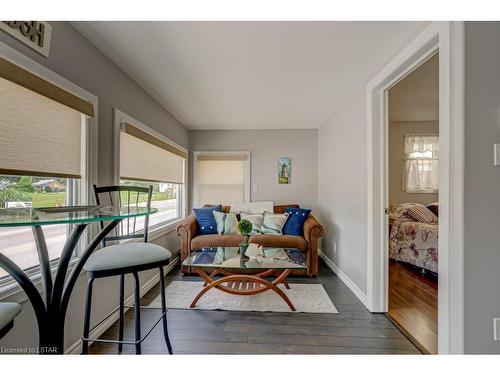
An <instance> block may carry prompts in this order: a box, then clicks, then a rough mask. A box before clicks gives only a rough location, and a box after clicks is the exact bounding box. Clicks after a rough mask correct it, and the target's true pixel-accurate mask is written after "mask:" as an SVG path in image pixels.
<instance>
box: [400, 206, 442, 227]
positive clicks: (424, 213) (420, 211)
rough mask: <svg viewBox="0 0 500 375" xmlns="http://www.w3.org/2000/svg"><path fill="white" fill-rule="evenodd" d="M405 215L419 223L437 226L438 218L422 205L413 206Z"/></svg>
mask: <svg viewBox="0 0 500 375" xmlns="http://www.w3.org/2000/svg"><path fill="white" fill-rule="evenodd" d="M407 213H408V215H410V216H411V217H412V218H414V219H415V220H417V221H418V222H419V223H426V224H437V222H438V217H437V216H436V215H434V214H433V213H432V211H431V210H429V209H428V208H427V207H425V206H424V205H415V206H413V207H410V208H408V211H407Z"/></svg>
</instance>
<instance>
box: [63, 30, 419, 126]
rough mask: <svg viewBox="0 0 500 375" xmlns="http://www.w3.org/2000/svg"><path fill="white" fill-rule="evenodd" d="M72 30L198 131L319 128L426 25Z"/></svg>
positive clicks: (183, 121) (186, 124) (185, 123)
mask: <svg viewBox="0 0 500 375" xmlns="http://www.w3.org/2000/svg"><path fill="white" fill-rule="evenodd" d="M73 24H74V25H75V27H76V28H77V29H78V30H80V32H81V33H82V34H83V35H85V36H86V37H87V38H88V39H89V40H91V41H92V42H93V43H94V44H95V45H96V46H97V47H98V48H100V49H101V50H102V51H103V52H104V53H105V54H106V55H108V56H109V57H110V58H111V59H112V60H113V61H114V62H115V63H116V64H117V65H119V66H120V67H121V68H122V69H123V70H124V71H126V72H127V73H128V74H129V75H130V76H131V77H132V78H133V79H134V80H135V81H136V82H137V83H138V84H140V85H141V86H142V87H143V88H144V89H145V90H146V91H148V92H149V93H150V94H151V95H152V96H153V97H155V98H156V99H157V100H158V101H159V102H160V103H161V104H162V105H163V106H164V107H165V108H167V109H168V110H169V111H170V112H171V113H172V114H173V115H174V116H176V117H177V118H178V119H179V120H180V121H181V122H182V123H183V124H184V125H185V126H186V127H188V128H190V129H292V128H319V127H320V126H322V125H323V124H324V123H325V122H326V121H327V120H328V119H329V118H330V117H331V116H332V114H333V113H334V111H335V106H336V105H339V103H341V102H343V98H344V97H345V96H346V95H348V94H349V93H350V92H351V91H352V90H353V89H354V88H355V87H359V86H360V85H361V84H363V85H364V84H365V83H366V82H367V81H368V80H369V79H370V78H371V77H372V76H373V75H374V74H375V73H376V72H377V71H378V70H380V69H381V68H382V67H383V65H384V63H386V62H387V60H388V59H389V58H390V57H392V56H393V55H394V54H395V53H396V52H397V51H399V50H400V49H401V48H402V47H403V46H404V45H405V43H407V42H408V41H409V40H410V39H411V38H413V37H414V36H415V35H416V34H417V33H418V32H419V31H420V30H422V29H423V28H424V27H425V26H426V25H427V23H426V22H74V23H73ZM124 110H125V109H124Z"/></svg>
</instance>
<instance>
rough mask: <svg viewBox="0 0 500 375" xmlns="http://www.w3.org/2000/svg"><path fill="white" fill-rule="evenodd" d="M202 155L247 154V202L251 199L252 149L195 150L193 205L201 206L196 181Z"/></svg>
mask: <svg viewBox="0 0 500 375" xmlns="http://www.w3.org/2000/svg"><path fill="white" fill-rule="evenodd" d="M200 155H245V156H246V157H247V158H246V162H245V202H250V201H251V189H250V187H251V181H250V178H251V177H250V175H251V173H250V171H251V163H252V161H251V152H250V151H194V152H193V207H199V205H200V203H199V202H198V199H199V191H198V189H199V188H198V182H197V181H196V178H197V175H198V173H197V172H198V156H200Z"/></svg>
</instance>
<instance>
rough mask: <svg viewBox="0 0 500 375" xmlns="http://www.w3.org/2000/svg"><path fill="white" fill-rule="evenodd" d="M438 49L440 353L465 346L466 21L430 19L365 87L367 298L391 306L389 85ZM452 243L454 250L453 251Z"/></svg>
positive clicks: (373, 305)
mask: <svg viewBox="0 0 500 375" xmlns="http://www.w3.org/2000/svg"><path fill="white" fill-rule="evenodd" d="M438 50H439V88H440V92H439V128H440V129H439V135H440V137H439V138H440V139H439V143H440V146H439V148H440V161H439V163H440V166H439V168H440V177H439V195H440V197H439V201H440V203H439V204H440V209H439V287H438V297H439V298H438V300H439V309H438V310H439V312H438V315H439V318H438V320H439V322H438V323H439V324H438V325H439V332H438V348H439V350H438V351H439V353H440V354H446V353H456V354H460V353H463V351H464V344H463V342H464V321H463V319H464V317H463V309H464V301H463V293H464V291H463V282H464V271H463V247H464V242H463V205H464V109H463V107H464V75H465V74H464V64H465V63H464V24H463V22H433V23H432V24H431V25H430V26H429V27H428V28H426V29H425V30H424V31H423V32H422V33H421V34H420V35H418V36H417V38H416V39H415V40H413V41H412V42H411V43H409V44H408V46H407V47H406V48H405V49H404V50H403V51H401V53H400V54H399V55H397V56H396V57H395V58H394V59H393V60H392V61H391V62H390V63H389V64H388V65H387V66H386V67H385V68H384V69H383V70H382V71H381V72H380V73H379V74H377V75H376V76H375V77H374V78H373V79H372V80H371V81H370V82H369V83H368V85H367V106H368V107H367V139H368V144H367V147H368V154H367V164H368V165H367V170H368V228H367V233H368V237H367V255H368V261H367V302H368V308H369V310H370V311H372V312H385V311H387V309H388V243H387V237H388V233H387V228H388V227H387V217H386V215H385V214H384V209H385V208H386V207H387V202H388V189H387V186H388V168H387V149H388V147H387V115H386V114H387V90H388V89H389V88H390V87H392V86H394V85H395V84H396V83H397V82H399V80H401V79H402V78H404V77H405V76H406V75H408V74H409V73H411V71H413V70H414V69H415V67H417V66H419V65H420V64H421V63H422V62H424V61H425V60H427V58H428V57H430V56H431V55H432V54H434V53H435V52H436V51H438ZM450 249H453V251H452V252H451V251H450Z"/></svg>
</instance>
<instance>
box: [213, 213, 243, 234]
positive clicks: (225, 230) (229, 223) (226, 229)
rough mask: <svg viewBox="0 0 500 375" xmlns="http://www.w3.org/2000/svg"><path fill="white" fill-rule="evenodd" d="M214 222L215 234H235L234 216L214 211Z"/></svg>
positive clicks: (235, 222)
mask: <svg viewBox="0 0 500 375" xmlns="http://www.w3.org/2000/svg"><path fill="white" fill-rule="evenodd" d="M214 217H215V221H216V222H217V233H219V234H237V233H238V219H237V218H236V214H226V213H223V212H217V211H214Z"/></svg>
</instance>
